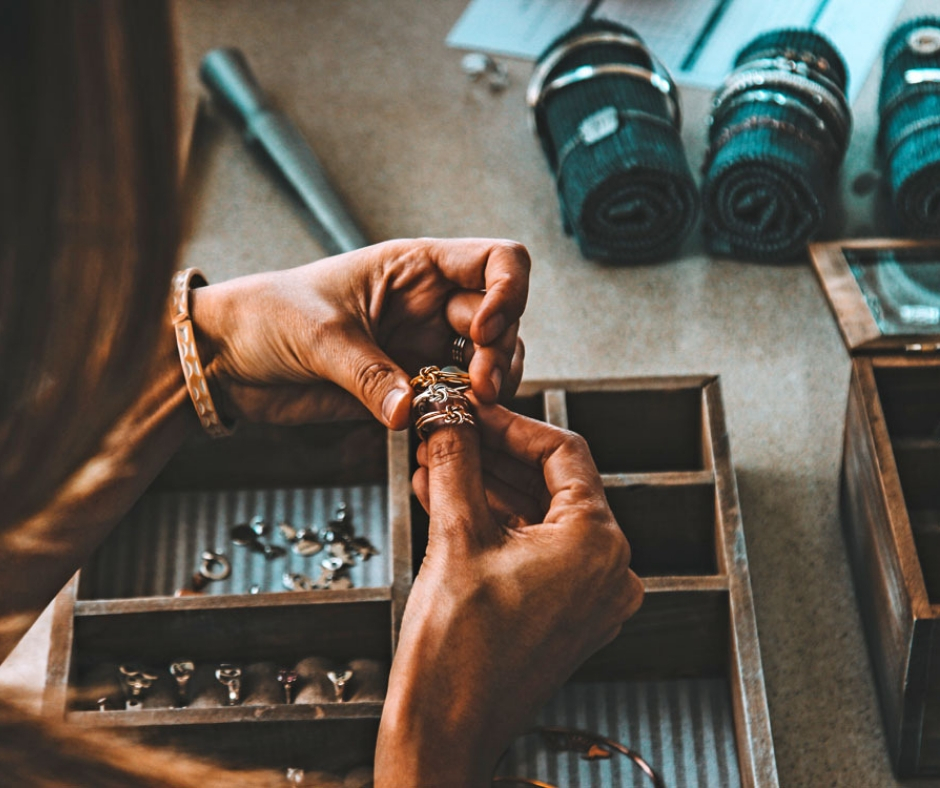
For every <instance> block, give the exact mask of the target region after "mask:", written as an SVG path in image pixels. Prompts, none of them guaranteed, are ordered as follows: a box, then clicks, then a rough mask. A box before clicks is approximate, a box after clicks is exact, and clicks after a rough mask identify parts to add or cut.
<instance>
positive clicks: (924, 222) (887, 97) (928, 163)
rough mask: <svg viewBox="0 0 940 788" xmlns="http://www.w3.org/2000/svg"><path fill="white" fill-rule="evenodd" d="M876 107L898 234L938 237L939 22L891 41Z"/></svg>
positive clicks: (918, 25) (930, 20)
mask: <svg viewBox="0 0 940 788" xmlns="http://www.w3.org/2000/svg"><path fill="white" fill-rule="evenodd" d="M878 104H879V115H880V127H879V133H878V145H879V151H880V154H881V157H882V160H883V162H884V168H885V173H886V180H887V188H888V192H889V197H890V202H891V208H892V223H893V226H894V230H895V232H898V233H902V234H907V235H915V236H930V237H936V236H940V17H920V18H918V19H911V20H910V21H908V22H905V23H904V24H902V25H900V26H899V27H897V28H896V29H895V30H894V32H893V33H892V34H891V36H890V37H889V38H888V43H887V44H886V46H885V54H884V73H883V75H882V79H881V92H880V94H879V101H878Z"/></svg>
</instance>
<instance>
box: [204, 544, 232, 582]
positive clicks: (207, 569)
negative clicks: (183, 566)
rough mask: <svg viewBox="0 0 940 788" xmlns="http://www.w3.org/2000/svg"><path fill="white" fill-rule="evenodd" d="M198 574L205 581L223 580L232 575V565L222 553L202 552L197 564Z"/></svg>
mask: <svg viewBox="0 0 940 788" xmlns="http://www.w3.org/2000/svg"><path fill="white" fill-rule="evenodd" d="M199 574H200V575H202V576H203V577H204V578H206V580H225V578H227V577H228V576H229V575H230V574H232V565H231V564H230V563H229V560H228V558H226V557H225V555H223V554H222V553H217V552H215V551H213V550H204V551H203V553H202V561H201V562H200V564H199Z"/></svg>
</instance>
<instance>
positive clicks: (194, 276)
mask: <svg viewBox="0 0 940 788" xmlns="http://www.w3.org/2000/svg"><path fill="white" fill-rule="evenodd" d="M207 284H209V282H208V281H207V280H206V277H205V276H204V275H203V273H202V271H200V270H199V269H198V268H187V269H185V270H184V271H178V272H177V273H176V274H175V275H174V277H173V287H172V298H171V303H170V314H171V317H172V320H173V328H174V329H175V331H176V346H177V348H178V349H179V353H180V363H181V364H182V365H183V378H184V379H185V380H186V389H187V391H189V397H190V399H192V401H193V407H195V408H196V415H197V416H199V422H200V423H201V424H202V428H203V429H204V430H205V431H206V432H207V433H209V435H211V436H212V437H213V438H224V437H226V436H227V435H231V434H232V431H233V429H234V425H232V424H228V425H227V424H225V423H224V422H223V421H222V417H221V416H220V415H219V411H218V410H217V409H216V407H215V403H214V402H213V401H212V394H211V393H210V392H209V383H208V381H207V380H206V373H205V371H204V370H203V368H202V362H201V361H200V360H199V351H198V349H197V348H196V337H195V335H194V333H193V320H192V317H191V316H190V314H189V291H190V288H193V287H205V286H206V285H207Z"/></svg>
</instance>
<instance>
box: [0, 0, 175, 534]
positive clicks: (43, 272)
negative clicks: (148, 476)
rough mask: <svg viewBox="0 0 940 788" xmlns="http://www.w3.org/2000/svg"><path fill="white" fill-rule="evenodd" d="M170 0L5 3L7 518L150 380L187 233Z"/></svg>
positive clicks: (0, 322) (1, 175)
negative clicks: (182, 215)
mask: <svg viewBox="0 0 940 788" xmlns="http://www.w3.org/2000/svg"><path fill="white" fill-rule="evenodd" d="M172 40H173V39H172V35H171V20H170V12H169V8H168V5H167V3H166V2H158V1H157V0H147V1H146V2H134V1H133V0H129V1H126V2H124V1H122V0H97V1H96V2H66V3H63V2H61V0H0V501H3V506H2V507H0V528H2V526H3V525H5V524H6V525H9V524H10V523H11V522H17V521H18V520H21V519H22V518H23V517H25V516H26V515H27V514H30V513H32V512H33V511H35V510H36V509H37V508H39V507H40V506H41V505H42V504H43V503H44V502H45V501H46V500H47V499H48V498H49V497H50V495H51V493H52V491H54V490H55V489H56V488H57V487H59V486H60V485H61V483H62V482H63V481H64V480H65V479H66V478H67V477H68V476H69V475H70V474H71V473H72V472H74V471H75V470H76V469H77V467H78V465H79V464H80V463H81V461H82V460H84V459H87V458H88V457H89V456H90V455H91V454H92V453H93V451H94V448H95V445H96V443H97V441H98V440H99V439H100V437H101V436H102V434H103V433H104V431H105V429H106V427H107V426H108V425H110V424H112V423H113V422H114V421H115V419H116V417H117V416H118V415H119V413H120V412H121V411H122V410H123V409H124V408H126V407H127V405H128V404H129V402H130V400H131V398H132V396H133V395H134V393H135V392H136V391H137V389H138V388H139V386H140V383H141V380H142V373H143V370H144V368H145V366H146V364H147V362H148V361H149V357H150V354H151V349H152V346H153V342H154V339H155V337H156V332H157V329H158V328H159V326H160V320H159V315H160V313H161V310H162V309H163V308H164V303H165V299H166V294H167V290H168V286H169V279H170V275H171V272H172V270H173V268H174V267H175V261H176V253H177V246H178V242H179V227H180V222H179V215H178V205H179V200H178V194H177V191H178V175H179V165H178V161H177V159H178V154H177V139H178V137H177V122H176V98H175V88H174V80H173V64H174V52H173V47H172Z"/></svg>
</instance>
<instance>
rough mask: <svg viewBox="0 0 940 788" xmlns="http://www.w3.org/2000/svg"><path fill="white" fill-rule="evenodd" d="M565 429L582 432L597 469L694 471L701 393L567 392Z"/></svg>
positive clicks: (698, 458) (698, 464)
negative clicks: (566, 426)
mask: <svg viewBox="0 0 940 788" xmlns="http://www.w3.org/2000/svg"><path fill="white" fill-rule="evenodd" d="M566 399H567V413H568V429H571V430H573V431H574V432H577V433H579V434H580V435H582V436H583V437H584V438H585V440H587V442H588V445H589V446H590V447H591V454H592V455H593V456H594V462H595V463H596V464H597V467H598V470H600V472H601V473H643V472H651V471H697V470H702V469H703V468H704V467H705V466H704V462H703V457H702V443H701V434H702V391H701V389H700V388H675V389H662V390H643V389H638V390H633V391H569V392H568V393H567V398H566Z"/></svg>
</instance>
